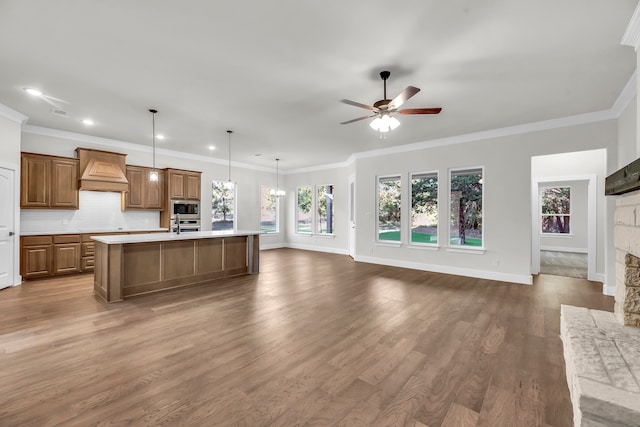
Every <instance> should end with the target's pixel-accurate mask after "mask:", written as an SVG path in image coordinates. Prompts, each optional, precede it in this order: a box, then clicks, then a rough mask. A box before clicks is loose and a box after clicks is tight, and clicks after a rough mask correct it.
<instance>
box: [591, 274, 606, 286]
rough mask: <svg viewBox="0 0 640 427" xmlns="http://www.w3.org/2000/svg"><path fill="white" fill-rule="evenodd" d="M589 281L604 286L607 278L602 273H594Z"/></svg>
mask: <svg viewBox="0 0 640 427" xmlns="http://www.w3.org/2000/svg"><path fill="white" fill-rule="evenodd" d="M588 279H589V280H591V281H592V282H602V284H604V282H605V281H606V277H605V275H604V274H602V273H593V274H592V275H591V276H589V277H588Z"/></svg>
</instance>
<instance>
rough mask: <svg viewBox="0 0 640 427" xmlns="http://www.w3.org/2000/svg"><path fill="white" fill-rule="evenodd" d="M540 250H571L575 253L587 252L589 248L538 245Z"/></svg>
mask: <svg viewBox="0 0 640 427" xmlns="http://www.w3.org/2000/svg"><path fill="white" fill-rule="evenodd" d="M540 250H541V251H551V252H571V253H575V254H588V253H589V249H587V248H568V247H562V246H558V247H555V246H540Z"/></svg>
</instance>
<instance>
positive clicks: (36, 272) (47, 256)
mask: <svg viewBox="0 0 640 427" xmlns="http://www.w3.org/2000/svg"><path fill="white" fill-rule="evenodd" d="M20 243H21V246H22V247H21V248H20V274H22V277H23V278H25V279H33V278H36V277H46V276H49V275H51V271H52V268H53V239H52V237H51V236H25V237H22V238H21V239H20Z"/></svg>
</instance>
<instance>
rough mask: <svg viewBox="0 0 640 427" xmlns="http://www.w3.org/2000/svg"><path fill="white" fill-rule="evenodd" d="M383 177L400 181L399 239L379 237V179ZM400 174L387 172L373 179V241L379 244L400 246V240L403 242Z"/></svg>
mask: <svg viewBox="0 0 640 427" xmlns="http://www.w3.org/2000/svg"><path fill="white" fill-rule="evenodd" d="M384 179H388V180H396V179H397V180H398V181H400V221H399V224H400V227H399V231H400V239H399V240H384V239H380V232H379V230H380V211H379V209H380V182H381V180H384ZM402 181H403V180H402V174H401V173H397V174H388V175H376V181H375V194H376V197H375V213H376V218H375V233H374V234H375V240H374V241H375V243H377V244H380V245H389V246H401V245H402V242H403V236H404V232H403V230H402V228H403V227H402V222H403V221H402V203H403V197H402V196H403V195H402V187H403V186H402Z"/></svg>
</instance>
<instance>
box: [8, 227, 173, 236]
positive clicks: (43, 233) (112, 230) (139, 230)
mask: <svg viewBox="0 0 640 427" xmlns="http://www.w3.org/2000/svg"><path fill="white" fill-rule="evenodd" d="M150 231H152V232H162V231H169V229H168V228H136V229H122V228H102V229H96V228H92V229H79V230H63V231H62V230H58V231H21V232H20V235H21V236H51V235H53V234H55V235H59V234H91V233H96V234H97V233H146V232H150Z"/></svg>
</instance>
